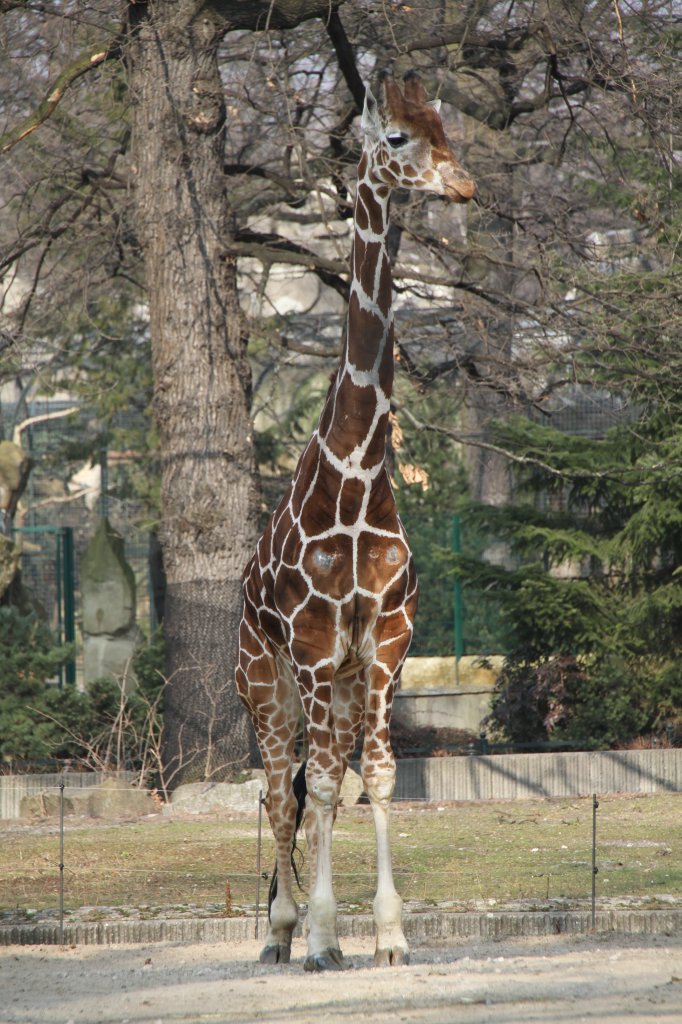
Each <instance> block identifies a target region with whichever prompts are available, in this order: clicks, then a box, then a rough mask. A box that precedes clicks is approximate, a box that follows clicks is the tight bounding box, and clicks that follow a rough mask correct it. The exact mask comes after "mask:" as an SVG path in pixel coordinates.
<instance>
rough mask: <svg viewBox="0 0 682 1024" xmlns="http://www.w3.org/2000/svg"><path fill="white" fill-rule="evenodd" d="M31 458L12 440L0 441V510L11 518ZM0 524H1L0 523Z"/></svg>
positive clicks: (29, 469) (21, 490)
mask: <svg viewBox="0 0 682 1024" xmlns="http://www.w3.org/2000/svg"><path fill="white" fill-rule="evenodd" d="M32 465H33V460H32V459H31V457H30V455H27V454H26V452H25V451H24V450H23V448H20V447H19V445H18V444H14V442H13V441H0V512H1V513H2V518H3V520H4V518H5V517H7V519H12V517H13V515H14V513H15V512H16V508H17V503H18V501H19V498H20V497H21V495H22V493H23V490H24V488H25V486H26V481H27V480H28V476H29V473H30V472H31V466H32ZM0 526H2V524H1V523H0Z"/></svg>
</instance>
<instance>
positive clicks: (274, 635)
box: [236, 72, 475, 971]
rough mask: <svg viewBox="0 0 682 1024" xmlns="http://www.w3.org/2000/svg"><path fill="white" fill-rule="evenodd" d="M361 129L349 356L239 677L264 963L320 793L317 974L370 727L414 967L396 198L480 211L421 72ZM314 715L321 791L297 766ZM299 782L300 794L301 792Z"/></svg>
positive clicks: (255, 595)
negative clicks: (397, 401) (391, 814)
mask: <svg viewBox="0 0 682 1024" xmlns="http://www.w3.org/2000/svg"><path fill="white" fill-rule="evenodd" d="M381 91H382V103H381V104H379V103H378V102H377V101H376V100H375V98H374V97H373V95H372V93H371V92H370V90H369V89H367V90H366V95H365V103H364V110H363V114H362V120H361V129H362V133H363V142H364V144H363V150H362V156H361V159H360V162H359V165H358V183H357V194H356V200H355V223H354V237H353V245H352V252H351V288H350V299H349V305H348V315H347V323H346V330H345V336H344V342H343V346H342V352H341V357H340V362H339V365H338V367H337V370H336V372H335V374H334V376H333V378H332V382H331V385H330V387H329V391H328V393H327V397H326V400H325V402H324V405H323V408H322V412H321V415H320V419H319V423H318V426H317V429H316V430H315V432H314V433H313V435H312V437H311V438H310V441H309V442H308V445H307V447H306V448H305V450H304V452H303V454H302V456H301V458H300V460H299V463H298V466H297V468H296V470H295V473H294V477H293V480H292V482H291V484H290V485H289V488H288V490H287V492H286V494H285V495H284V497H283V498H282V500H281V502H280V504H279V505H278V507H277V508H276V510H275V511H274V513H273V514H272V517H271V519H270V521H269V523H268V526H267V527H266V529H265V532H264V533H263V535H262V537H261V538H260V541H259V542H258V545H257V549H256V553H255V555H254V556H253V558H252V559H251V561H250V562H249V564H248V566H247V568H246V570H245V573H244V611H243V618H242V621H241V626H240V633H239V658H238V665H237V669H236V685H237V689H238V692H239V694H240V696H241V697H242V700H243V701H244V703H245V704H246V707H247V709H248V711H249V713H250V715H251V718H252V721H253V725H254V728H255V731H256V736H257V739H258V743H259V747H260V750H261V754H262V757H263V763H264V767H265V771H266V776H267V780H268V791H267V796H266V798H265V806H266V809H267V813H268V816H269V819H270V824H271V827H272V831H273V834H274V836H275V842H276V873H277V887H276V895H275V897H274V899H273V901H272V904H271V907H270V924H269V931H268V935H267V938H266V942H265V946H264V948H263V950H262V952H261V955H260V959H261V962H263V963H277V962H280V963H288V962H289V959H290V955H291V936H292V932H293V929H294V927H295V925H296V922H297V918H298V907H297V904H296V901H295V899H294V896H293V893H292V862H291V858H292V851H293V848H294V845H295V834H296V828H297V825H298V822H297V810H298V803H299V800H300V801H302V800H303V799H305V822H306V835H307V838H308V845H309V852H310V857H311V871H310V874H311V878H310V892H309V901H308V917H307V922H306V926H307V940H308V952H307V957H306V959H305V962H304V967H305V969H306V970H310V971H316V970H326V969H331V970H338V969H342V968H343V967H344V966H345V964H344V960H343V954H342V953H341V950H340V948H339V941H338V936H337V924H336V916H337V908H336V901H335V898H334V892H333V885H332V859H331V842H332V826H333V822H334V818H335V814H336V803H337V799H338V794H339V787H340V785H341V781H342V779H343V775H344V773H345V771H346V767H347V765H348V761H349V759H350V757H351V755H352V753H353V750H354V747H355V745H356V741H357V740H358V738H359V736H360V732H361V730H363V728H364V740H363V750H362V759H361V774H362V779H363V784H364V788H365V792H366V793H367V796H368V798H369V801H370V804H371V807H372V812H373V817H374V826H375V832H376V847H377V889H376V897H375V899H374V904H373V909H374V920H375V927H376V952H375V963H376V964H377V965H388V964H401V963H406V962H407V961H408V959H409V950H408V945H407V942H406V940H405V936H404V934H403V929H402V923H401V918H402V900H401V898H400V896H399V895H398V893H397V892H396V889H395V885H394V881H393V873H392V866H391V853H390V842H389V829H388V809H389V803H390V800H391V797H392V795H393V789H394V784H395V759H394V756H393V752H392V750H391V746H390V741H389V719H390V714H391V705H392V702H393V695H394V692H395V688H396V685H397V683H398V680H399V677H400V671H401V668H402V665H403V662H404V660H405V657H406V655H407V650H408V647H409V645H410V640H411V638H412V623H413V620H414V615H415V611H416V607H417V579H416V574H415V569H414V565H413V561H412V556H411V553H410V549H409V546H408V541H407V537H406V534H405V531H404V529H403V526H402V524H401V522H400V519H399V518H398V514H397V510H396V504H395V499H394V496H393V491H392V488H391V484H390V481H389V475H388V472H387V468H386V464H385V455H386V432H387V427H388V420H389V410H390V398H391V390H392V384H393V372H394V366H393V315H392V310H391V304H392V285H391V269H390V264H389V259H388V255H387V249H386V232H387V229H388V210H389V199H390V195H391V192H392V190H393V189H394V188H397V187H403V188H409V189H417V190H420V191H425V192H431V193H435V194H436V195H441V196H445V197H446V198H448V199H450V200H454V201H455V202H458V203H464V202H467V201H468V200H469V199H471V198H472V196H473V195H474V192H475V186H474V183H473V181H472V179H471V178H470V177H469V175H468V174H467V173H466V171H464V170H463V168H462V167H461V166H460V164H459V163H458V161H457V159H456V157H455V155H454V153H453V151H452V149H451V147H450V144H449V142H448V141H447V139H446V136H445V133H444V130H443V126H442V123H441V120H440V116H439V114H438V110H439V106H440V103H439V101H434V102H431V103H429V102H427V98H426V91H425V89H424V86H423V84H422V83H421V81H420V79H419V77H418V76H417V74H416V73H414V72H409V73H408V74H407V75H406V76H405V79H404V86H403V88H401V87H400V86H399V85H398V83H397V82H396V81H395V80H394V78H393V77H392V76H391V75H390V74H389V73H383V75H382V78H381ZM301 708H302V710H303V716H304V721H305V726H306V731H307V738H308V759H307V763H306V765H305V766H304V768H303V769H302V770H303V771H304V772H305V783H304V784H302V780H301V778H300V773H299V776H298V777H297V778H296V779H295V780H294V779H293V778H292V776H293V768H292V760H293V753H294V742H295V738H296V733H297V727H298V723H299V718H300V714H301ZM294 783H296V784H297V785H296V789H297V791H298V792H299V794H301V795H300V797H299V800H297V796H296V795H295V793H294Z"/></svg>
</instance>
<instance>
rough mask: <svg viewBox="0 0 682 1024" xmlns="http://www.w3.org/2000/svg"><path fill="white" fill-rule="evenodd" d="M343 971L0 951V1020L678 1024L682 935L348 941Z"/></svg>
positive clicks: (133, 954)
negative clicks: (388, 961) (389, 961)
mask: <svg viewBox="0 0 682 1024" xmlns="http://www.w3.org/2000/svg"><path fill="white" fill-rule="evenodd" d="M343 947H344V952H345V954H346V957H347V959H348V960H349V969H348V970H347V971H346V972H344V973H334V974H322V975H310V974H305V973H304V971H303V955H304V944H303V941H302V940H300V939H299V940H298V941H297V942H295V944H294V950H293V955H294V959H293V961H292V963H291V964H289V965H288V966H285V967H274V968H273V967H270V968H266V967H261V966H260V965H259V964H258V963H257V962H256V960H257V956H258V948H259V946H258V944H257V943H256V942H246V943H240V944H229V945H228V944H219V945H206V944H204V945H199V944H197V945H176V944H166V945H153V946H152V945H149V946H139V945H138V946H132V945H129V946H109V947H102V946H79V947H71V948H69V947H66V948H61V947H55V946H40V947H25V946H12V947H5V948H4V949H2V950H0V1022H2V1024H10V1022H11V1024H71V1022H73V1024H81V1022H93V1024H94V1022H97V1024H100V1022H102V1024H103V1022H107V1024H108V1022H116V1024H142V1022H144V1024H171V1022H174V1021H182V1022H191V1021H197V1022H198V1021H206V1022H225V1024H227V1022H229V1024H237V1022H239V1024H242V1022H243V1024H246V1022H253V1021H258V1022H265V1024H319V1022H320V1021H334V1022H336V1021H341V1022H355V1021H362V1022H363V1024H388V1022H391V1024H397V1022H407V1024H410V1022H415V1024H447V1022H449V1021H453V1022H454V1021H456V1022H457V1024H483V1022H486V1024H535V1022H538V1024H570V1022H574V1021H575V1022H577V1021H590V1022H602V1024H607V1022H608V1024H621V1022H627V1024H645V1022H646V1024H653V1022H656V1024H673V1022H674V1024H678V1022H679V1024H682V937H680V936H676V937H665V936H614V935H607V936H568V935H563V936H556V937H554V938H551V939H542V940H541V939H537V938H534V939H515V940H503V941H500V942H490V941H486V942H478V943H472V942H470V941H469V942H466V943H465V942H464V941H462V942H460V943H458V944H456V945H450V946H448V948H442V947H441V948H433V949H431V948H423V947H422V948H419V949H415V950H413V953H412V963H411V964H410V966H408V967H400V968H392V969H391V968H388V969H375V968H373V967H372V959H371V954H372V945H371V941H370V940H360V939H355V940H353V939H346V940H345V941H344V942H343Z"/></svg>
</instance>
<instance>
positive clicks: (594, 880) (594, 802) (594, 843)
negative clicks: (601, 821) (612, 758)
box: [592, 793, 599, 931]
mask: <svg viewBox="0 0 682 1024" xmlns="http://www.w3.org/2000/svg"><path fill="white" fill-rule="evenodd" d="M598 807H599V802H598V800H597V794H596V793H593V794H592V931H594V930H595V927H596V921H597V874H598V872H599V868H598V867H597V808H598Z"/></svg>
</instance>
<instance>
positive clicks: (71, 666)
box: [61, 526, 76, 683]
mask: <svg viewBox="0 0 682 1024" xmlns="http://www.w3.org/2000/svg"><path fill="white" fill-rule="evenodd" d="M61 536H62V567H63V572H64V595H63V600H64V642H65V643H67V644H73V643H75V641H76V595H75V589H76V581H75V576H76V574H75V568H74V556H73V527H72V526H64V527H63V528H62V531H61ZM66 681H67V683H75V682H76V660H75V658H74V657H73V656H72V657H71V658H69V660H68V661H67V663H66Z"/></svg>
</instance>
